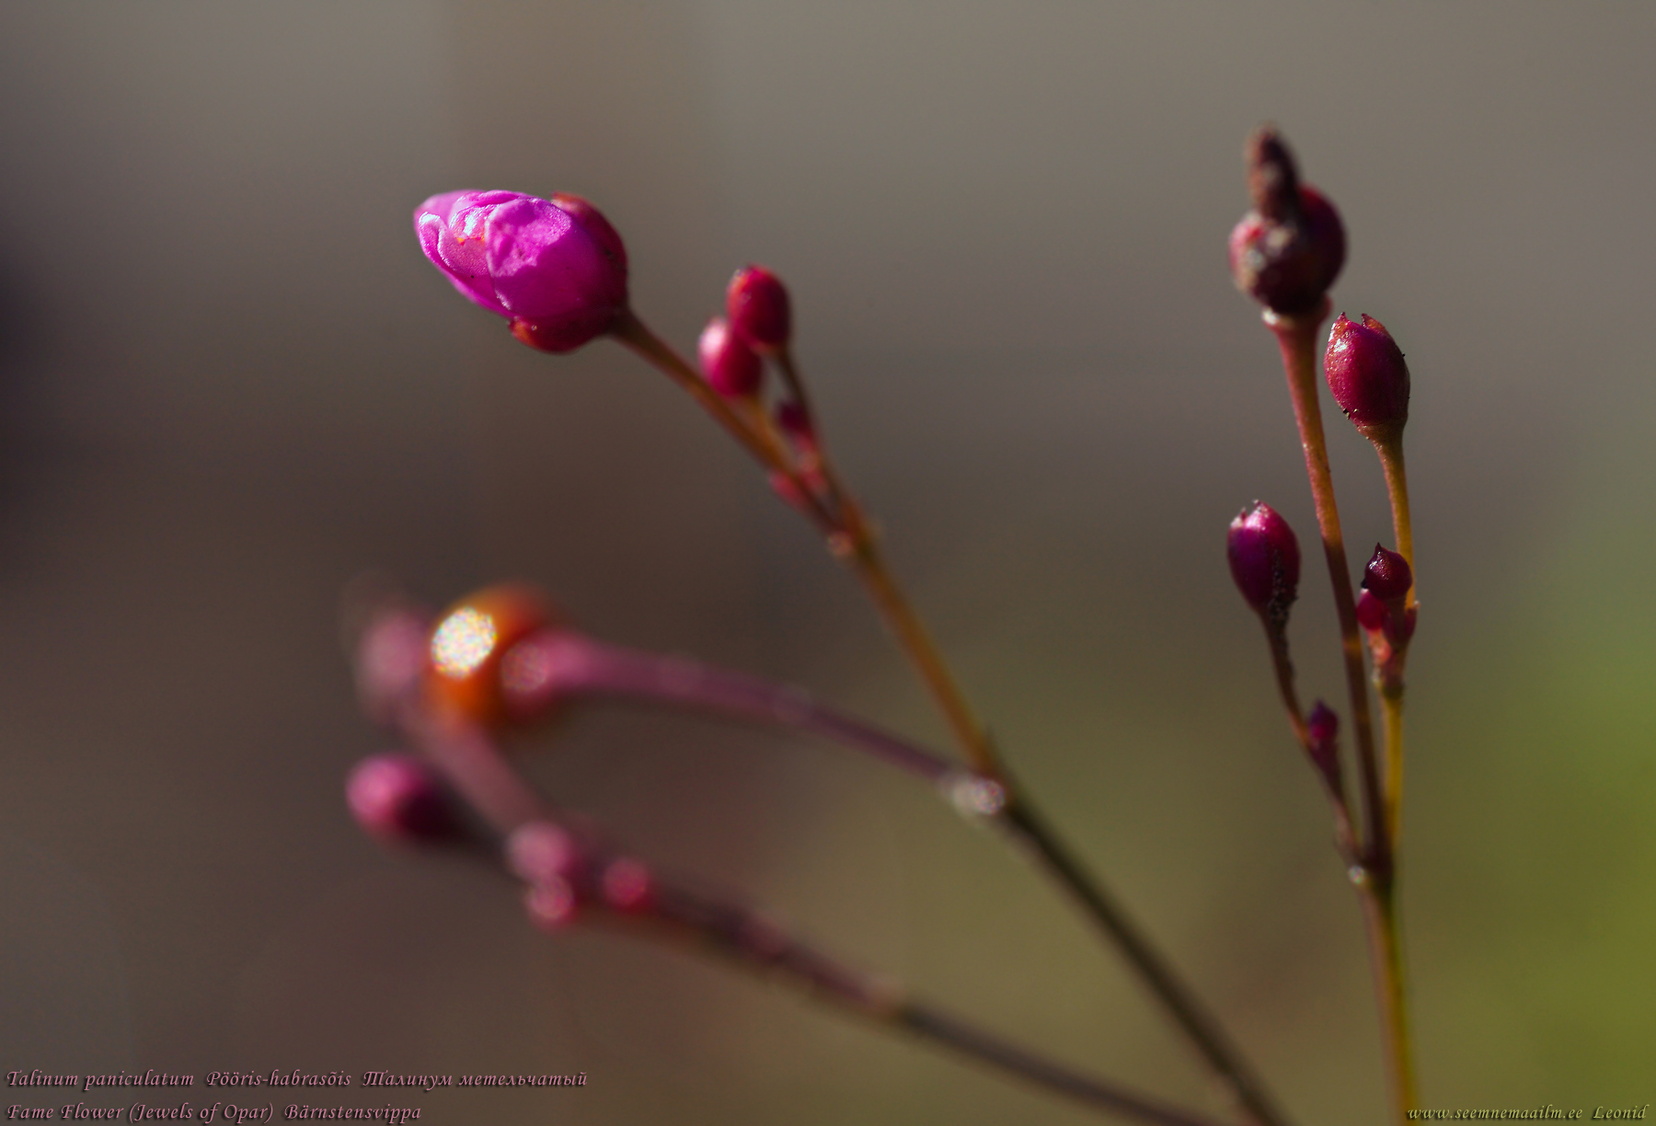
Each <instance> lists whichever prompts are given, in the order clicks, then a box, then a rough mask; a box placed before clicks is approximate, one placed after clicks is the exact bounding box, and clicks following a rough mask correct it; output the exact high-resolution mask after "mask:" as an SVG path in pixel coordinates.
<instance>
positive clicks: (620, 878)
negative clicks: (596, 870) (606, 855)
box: [598, 857, 655, 914]
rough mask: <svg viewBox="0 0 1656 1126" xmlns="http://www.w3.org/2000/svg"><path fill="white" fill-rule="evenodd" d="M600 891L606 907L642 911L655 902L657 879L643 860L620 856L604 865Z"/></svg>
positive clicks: (629, 911)
mask: <svg viewBox="0 0 1656 1126" xmlns="http://www.w3.org/2000/svg"><path fill="white" fill-rule="evenodd" d="M598 892H599V894H600V895H601V896H602V897H603V900H604V905H605V906H606V907H609V908H612V909H613V910H616V911H625V912H628V913H631V914H639V913H642V912H644V911H647V910H649V908H650V905H651V903H653V902H654V899H655V880H654V878H653V877H652V876H651V875H650V869H649V868H648V867H646V866H645V865H644V862H643V861H641V860H632V859H630V858H628V857H620V858H618V859H616V860H612V861H610V862H609V863H608V864H607V865H605V866H604V874H603V875H602V876H601V877H599V880H598Z"/></svg>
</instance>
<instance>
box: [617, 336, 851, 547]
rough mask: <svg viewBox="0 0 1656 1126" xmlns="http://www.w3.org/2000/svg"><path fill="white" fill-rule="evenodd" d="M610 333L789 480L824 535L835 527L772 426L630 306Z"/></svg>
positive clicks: (758, 459) (743, 445)
mask: <svg viewBox="0 0 1656 1126" xmlns="http://www.w3.org/2000/svg"><path fill="white" fill-rule="evenodd" d="M610 334H611V335H612V336H614V337H615V338H616V339H617V340H619V341H620V342H621V343H622V344H624V345H626V346H627V347H628V348H631V349H632V350H633V351H634V352H636V353H638V355H639V356H641V357H643V359H644V360H645V361H646V362H648V363H649V364H650V365H651V366H652V367H654V368H656V369H657V370H658V371H660V372H662V373H663V374H665V375H666V376H667V377H668V378H669V379H671V380H672V381H673V382H674V383H676V384H678V385H679V387H681V388H683V389H684V391H686V392H687V393H688V394H689V395H690V397H691V398H693V399H695V400H696V402H697V404H698V405H700V406H701V408H702V409H703V410H705V411H706V412H707V413H708V414H710V415H712V416H713V418H714V420H715V421H717V422H718V423H719V425H720V426H723V427H724V428H725V430H726V431H727V432H728V433H729V434H730V435H731V436H732V437H733V438H735V439H736V440H737V441H738V442H739V443H741V445H742V447H743V448H744V449H746V450H747V451H748V453H750V454H752V455H753V457H754V459H755V460H756V461H758V462H759V464H760V465H762V466H764V467H765V469H767V470H769V471H770V472H772V473H776V474H780V475H781V476H782V477H784V478H786V479H787V480H788V481H790V482H791V483H792V484H793V486H794V489H795V491H796V493H797V494H798V495H799V496H800V497H801V498H802V500H803V501H804V503H805V506H806V507H805V512H806V515H808V516H809V517H810V518H811V521H812V523H814V524H816V526H817V528H818V529H819V530H821V531H822V532H823V533H824V534H829V535H831V534H832V533H833V532H834V531H835V530H836V521H835V519H834V516H833V514H832V513H831V512H829V511H828V510H827V509H826V508H825V507H824V506H823V505H822V503H821V501H820V500H819V499H818V498H817V497H816V495H815V492H814V491H813V490H812V489H810V488H809V487H808V486H807V485H806V483H805V482H804V481H803V480H802V479H801V477H800V475H799V471H798V469H797V468H796V467H795V466H794V464H793V459H792V458H790V457H789V456H788V451H787V449H786V447H784V446H783V445H782V442H781V440H780V439H779V438H778V436H777V435H776V432H775V431H774V430H771V429H770V428H769V427H755V426H753V425H751V424H750V423H749V421H748V420H747V419H744V418H743V417H742V415H741V414H740V413H739V412H738V411H737V410H736V409H735V408H734V407H733V406H731V404H730V403H729V402H727V401H726V400H725V398H724V396H723V395H720V394H719V393H718V392H717V391H715V390H714V389H713V388H712V387H711V386H709V385H708V383H707V381H706V380H705V379H703V378H702V377H701V376H700V375H699V374H697V372H696V370H695V369H694V368H692V367H691V366H690V365H689V363H687V362H686V361H685V359H684V357H682V356H680V355H679V354H678V353H677V352H675V351H674V350H673V348H672V346H671V345H669V344H668V343H667V342H666V341H665V340H662V339H661V337H659V336H657V335H656V334H655V332H653V331H652V330H651V329H650V327H649V326H648V325H646V324H645V323H644V322H643V321H641V320H640V319H639V318H638V316H637V314H635V313H633V311H632V310H631V309H627V310H624V311H623V312H622V313H621V315H620V317H619V318H617V320H616V323H615V326H614V327H613V328H612V329H611V330H610Z"/></svg>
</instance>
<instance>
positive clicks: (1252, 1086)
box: [996, 786, 1287, 1126]
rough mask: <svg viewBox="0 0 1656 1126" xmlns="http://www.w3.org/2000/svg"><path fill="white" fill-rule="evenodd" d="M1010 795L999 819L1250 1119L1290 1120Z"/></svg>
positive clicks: (1108, 898) (1126, 920) (1151, 952)
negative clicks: (1123, 961) (1133, 973)
mask: <svg viewBox="0 0 1656 1126" xmlns="http://www.w3.org/2000/svg"><path fill="white" fill-rule="evenodd" d="M1008 793H1009V794H1010V795H1011V797H1010V800H1009V801H1008V803H1007V807H1006V810H1005V812H1004V813H1003V814H1002V816H1001V817H1000V818H998V819H997V822H996V823H997V824H1000V825H1003V826H1005V827H1006V828H1007V829H1008V831H1009V833H1010V834H1011V835H1012V837H1013V839H1014V840H1016V841H1017V842H1018V843H1019V844H1020V845H1022V846H1023V847H1024V848H1025V849H1026V850H1027V851H1028V852H1029V853H1031V854H1032V855H1033V856H1034V857H1035V859H1036V860H1037V861H1038V862H1039V863H1040V865H1041V866H1042V867H1043V868H1044V869H1045V870H1046V871H1047V872H1048V873H1050V874H1051V875H1052V876H1053V878H1054V879H1055V880H1056V881H1057V882H1058V884H1059V885H1060V886H1061V887H1063V888H1064V889H1065V891H1067V892H1068V893H1069V894H1070V896H1071V897H1072V898H1073V899H1074V900H1075V901H1076V902H1077V903H1078V904H1079V905H1080V906H1081V908H1082V909H1083V910H1084V911H1085V913H1086V914H1087V916H1088V917H1089V918H1091V919H1092V920H1093V921H1094V923H1096V924H1097V926H1098V929H1099V930H1100V932H1101V933H1102V934H1103V935H1104V936H1105V937H1106V938H1108V939H1109V940H1110V942H1111V943H1112V944H1114V946H1115V947H1116V949H1117V950H1119V951H1120V952H1121V954H1122V956H1123V957H1124V958H1125V959H1126V960H1127V962H1128V964H1130V965H1131V966H1132V967H1133V969H1134V970H1135V971H1136V972H1137V973H1138V976H1139V978H1140V979H1141V980H1142V981H1143V982H1144V983H1145V985H1147V986H1148V987H1149V989H1150V991H1151V993H1152V994H1153V995H1154V996H1155V997H1156V999H1157V1000H1158V1001H1159V1002H1160V1003H1161V1005H1162V1007H1163V1008H1164V1009H1166V1010H1167V1012H1168V1014H1169V1015H1171V1016H1172V1017H1173V1019H1174V1021H1175V1022H1177V1024H1178V1026H1179V1028H1180V1029H1182V1030H1183V1031H1184V1033H1185V1036H1186V1037H1187V1038H1188V1039H1189V1040H1190V1042H1191V1044H1192V1045H1193V1046H1194V1047H1195V1048H1196V1050H1197V1052H1198V1053H1199V1054H1200V1055H1201V1057H1202V1059H1203V1060H1205V1061H1206V1062H1207V1064H1208V1066H1209V1067H1211V1068H1212V1069H1213V1071H1214V1072H1215V1073H1216V1074H1217V1075H1218V1076H1219V1077H1220V1078H1221V1079H1222V1080H1223V1081H1224V1082H1225V1085H1226V1086H1227V1087H1229V1088H1230V1090H1231V1092H1232V1095H1233V1096H1234V1097H1235V1099H1236V1101H1237V1102H1238V1103H1239V1104H1240V1105H1241V1106H1242V1107H1243V1108H1244V1109H1245V1110H1246V1111H1247V1112H1248V1114H1249V1115H1250V1116H1251V1118H1252V1119H1253V1120H1254V1121H1257V1122H1259V1123H1262V1124H1266V1126H1270V1124H1276V1123H1283V1122H1286V1121H1287V1119H1286V1118H1285V1117H1284V1115H1283V1113H1282V1112H1281V1111H1280V1110H1279V1109H1277V1107H1276V1106H1275V1105H1274V1103H1273V1102H1272V1100H1271V1097H1270V1095H1269V1094H1268V1093H1267V1091H1266V1088H1265V1084H1264V1082H1263V1081H1262V1080H1261V1079H1260V1077H1259V1076H1258V1075H1257V1074H1255V1073H1254V1071H1253V1069H1252V1068H1251V1067H1250V1066H1249V1065H1248V1063H1247V1060H1246V1059H1245V1058H1244V1057H1243V1055H1242V1053H1241V1051H1240V1050H1239V1049H1238V1048H1237V1047H1236V1045H1235V1044H1234V1043H1233V1042H1232V1041H1231V1039H1230V1037H1229V1036H1227V1035H1226V1034H1225V1031H1224V1029H1223V1028H1222V1027H1221V1026H1220V1024H1219V1021H1218V1020H1217V1018H1215V1017H1214V1015H1213V1013H1212V1012H1211V1011H1210V1010H1209V1009H1208V1008H1207V1007H1206V1006H1205V1005H1203V1004H1202V1003H1201V1002H1200V1001H1199V1000H1198V999H1197V997H1196V994H1195V993H1194V992H1193V991H1192V990H1191V988H1190V986H1189V985H1188V984H1186V983H1185V982H1184V980H1183V979H1182V978H1180V976H1179V975H1178V973H1177V972H1176V971H1175V970H1174V969H1173V967H1172V965H1171V963H1169V962H1168V961H1167V960H1166V959H1165V958H1164V957H1163V956H1162V954H1161V952H1160V951H1159V950H1157V949H1156V947H1155V945H1154V944H1153V943H1152V942H1151V941H1150V939H1149V938H1148V936H1146V935H1145V934H1144V933H1143V931H1141V930H1140V929H1139V928H1138V926H1137V924H1135V923H1134V922H1133V920H1132V918H1131V917H1130V916H1129V915H1128V914H1127V912H1126V909H1125V908H1123V907H1122V906H1121V904H1120V903H1119V902H1118V901H1117V900H1116V898H1115V897H1114V896H1113V895H1112V894H1111V893H1110V891H1109V890H1108V889H1107V888H1106V887H1105V886H1104V885H1103V884H1102V883H1101V882H1099V880H1098V879H1097V878H1096V877H1095V876H1094V875H1092V873H1090V872H1089V871H1087V869H1086V868H1085V867H1084V866H1083V865H1082V864H1081V862H1080V861H1079V860H1078V859H1076V857H1075V856H1074V854H1073V853H1071V852H1070V851H1069V849H1068V848H1067V847H1066V846H1065V845H1064V843H1063V842H1062V841H1061V840H1060V839H1059V838H1058V836H1057V834H1056V833H1054V832H1053V830H1052V828H1051V827H1050V826H1049V825H1048V824H1047V823H1046V822H1045V821H1044V820H1043V819H1042V818H1041V816H1040V814H1039V813H1038V812H1037V811H1036V810H1035V808H1034V807H1033V806H1031V805H1029V804H1027V802H1025V801H1024V800H1023V799H1022V796H1021V795H1020V794H1019V792H1018V790H1017V789H1016V787H1013V786H1008Z"/></svg>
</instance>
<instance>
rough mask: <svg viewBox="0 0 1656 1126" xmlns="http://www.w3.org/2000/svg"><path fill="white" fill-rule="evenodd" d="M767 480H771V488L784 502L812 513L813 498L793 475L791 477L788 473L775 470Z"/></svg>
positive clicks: (801, 510) (799, 509)
mask: <svg viewBox="0 0 1656 1126" xmlns="http://www.w3.org/2000/svg"><path fill="white" fill-rule="evenodd" d="M767 480H769V481H770V487H771V490H772V491H773V492H775V493H776V495H777V496H779V497H781V498H782V501H783V503H784V504H786V505H787V506H788V507H789V508H792V509H795V510H797V511H799V512H804V513H807V514H809V513H810V511H811V500H810V498H809V497H807V496H806V495H805V492H804V490H802V489H801V488H800V487H799V483H798V482H797V481H795V480H794V479H793V478H792V477H789V476H788V475H787V474H786V473H782V472H779V471H773V472H772V473H771V474H770V476H769V477H768V478H767Z"/></svg>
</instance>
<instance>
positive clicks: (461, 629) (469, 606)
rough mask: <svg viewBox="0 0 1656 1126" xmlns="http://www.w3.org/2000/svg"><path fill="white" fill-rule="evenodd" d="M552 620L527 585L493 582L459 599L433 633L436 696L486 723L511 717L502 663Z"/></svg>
mask: <svg viewBox="0 0 1656 1126" xmlns="http://www.w3.org/2000/svg"><path fill="white" fill-rule="evenodd" d="M552 621H553V614H552V612H551V611H550V610H549V609H548V607H547V605H546V602H545V601H544V600H543V599H542V598H541V597H540V595H539V594H538V593H537V592H536V591H534V590H533V589H531V588H529V587H526V586H517V585H505V586H493V587H488V588H487V589H485V590H481V591H478V592H477V593H476V594H473V595H472V596H470V597H469V598H466V599H464V600H463V601H461V602H459V603H457V604H456V605H455V606H453V607H452V608H451V609H450V610H449V611H448V612H447V613H446V614H444V615H443V616H442V617H441V618H440V619H438V622H437V628H436V629H434V630H433V631H432V633H431V644H430V651H429V652H430V661H431V665H430V673H429V675H428V680H427V683H428V684H429V686H430V691H431V696H432V698H433V699H434V700H436V701H437V703H438V704H439V705H440V706H441V707H445V708H448V709H450V710H452V711H455V712H458V713H459V714H461V715H464V716H466V717H467V718H468V719H470V720H472V721H473V722H475V723H480V724H483V725H484V726H496V725H498V724H500V723H501V722H502V721H504V720H507V719H510V718H512V717H511V715H510V713H509V712H508V709H507V708H506V706H505V701H504V700H503V698H502V692H501V662H502V660H503V658H504V656H505V654H506V653H507V652H508V651H509V650H510V649H511V648H512V647H513V646H514V645H516V644H517V643H518V642H519V641H521V640H523V639H524V638H525V637H527V636H529V635H530V634H532V633H534V632H535V631H536V630H539V629H542V628H544V627H545V626H546V625H548V624H549V623H550V622H552Z"/></svg>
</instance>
